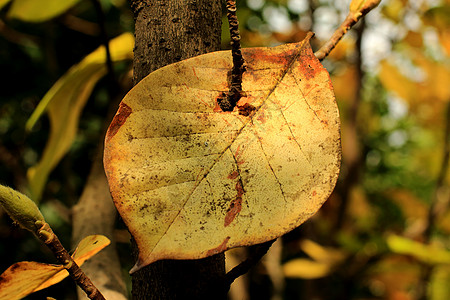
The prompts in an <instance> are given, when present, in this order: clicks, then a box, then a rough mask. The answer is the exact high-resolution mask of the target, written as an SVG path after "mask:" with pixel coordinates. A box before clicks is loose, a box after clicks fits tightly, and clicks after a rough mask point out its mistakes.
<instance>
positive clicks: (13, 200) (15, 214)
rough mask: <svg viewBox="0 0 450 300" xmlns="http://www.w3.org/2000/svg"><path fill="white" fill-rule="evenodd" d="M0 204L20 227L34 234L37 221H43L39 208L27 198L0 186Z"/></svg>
mask: <svg viewBox="0 0 450 300" xmlns="http://www.w3.org/2000/svg"><path fill="white" fill-rule="evenodd" d="M0 204H1V205H2V206H3V208H4V209H5V211H6V212H7V213H8V215H9V216H10V217H11V219H13V220H14V221H15V222H17V223H18V224H19V225H20V226H21V227H23V228H25V229H27V230H29V231H31V232H33V233H36V230H37V229H38V228H37V226H36V222H37V221H44V217H43V216H42V214H41V212H40V211H39V208H38V207H37V206H36V204H35V203H34V202H33V201H32V200H31V199H30V198H28V197H27V196H25V195H24V194H22V193H19V192H18V191H15V190H13V189H12V188H9V187H6V186H3V185H0Z"/></svg>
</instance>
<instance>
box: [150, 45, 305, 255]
mask: <svg viewBox="0 0 450 300" xmlns="http://www.w3.org/2000/svg"><path fill="white" fill-rule="evenodd" d="M307 42H309V38H308V37H306V38H305V39H304V40H303V41H302V42H300V43H298V45H297V46H296V48H297V49H298V52H297V53H296V54H295V55H294V56H293V57H292V59H291V61H290V62H289V64H288V65H287V67H286V69H285V70H284V71H283V73H282V74H281V75H280V80H277V82H276V83H275V85H274V86H273V88H272V89H271V90H270V92H269V93H268V95H267V96H266V98H265V99H264V100H263V102H262V103H261V105H260V106H258V107H257V108H256V109H255V111H254V112H253V113H252V114H251V116H250V118H248V120H247V122H245V123H244V124H243V126H242V127H241V128H240V129H239V131H238V133H237V134H236V136H235V137H234V138H233V139H232V141H231V142H230V144H229V145H228V146H226V147H225V148H224V150H223V151H222V152H221V153H220V154H219V156H218V157H217V158H216V159H215V160H214V162H213V163H212V164H211V166H210V167H209V168H208V169H207V170H206V172H204V173H203V174H202V175H201V177H200V179H197V180H196V183H195V185H194V187H193V188H192V190H191V192H190V193H189V195H187V197H186V199H185V200H184V201H183V202H182V205H181V207H182V208H181V209H180V210H179V211H178V213H177V214H176V215H175V216H174V217H173V219H172V221H171V222H170V225H169V226H167V228H166V230H165V231H164V233H163V234H162V235H161V236H160V238H159V239H158V241H157V242H156V243H155V246H154V247H153V249H155V248H156V246H157V245H158V244H159V242H160V241H161V239H162V238H163V237H164V236H165V235H166V234H167V232H168V231H169V229H170V228H171V227H172V225H173V223H174V221H175V220H176V219H177V218H178V216H179V215H180V214H181V211H182V210H183V209H184V207H185V206H186V203H187V202H188V201H189V200H190V198H191V196H192V194H193V193H194V192H195V190H196V189H197V187H198V186H199V185H200V183H202V181H203V179H205V178H206V176H207V175H208V174H209V172H210V171H211V169H212V168H213V167H214V166H215V165H216V163H217V162H218V161H219V160H220V159H222V157H223V155H224V154H225V152H226V151H227V150H228V149H230V147H231V146H232V145H233V143H234V142H235V140H236V139H237V138H238V137H239V136H240V134H241V132H242V131H243V130H244V129H245V128H246V127H247V125H248V124H249V123H250V122H251V121H253V116H254V115H256V114H257V113H258V112H259V110H260V109H261V108H262V107H263V106H264V104H265V103H266V102H267V100H268V99H269V98H270V96H271V95H272V94H273V92H274V91H275V90H276V89H277V88H278V86H279V85H280V83H281V82H282V81H283V79H284V78H285V76H286V75H287V73H288V72H289V71H290V70H291V69H292V66H293V65H294V64H295V62H296V61H297V60H298V58H299V57H300V55H301V52H302V49H303V47H304V45H305V43H307ZM244 56H245V53H244ZM233 157H234V155H233ZM237 168H238V167H237ZM241 184H242V182H241ZM242 188H243V189H244V186H243V185H242ZM153 249H152V252H153Z"/></svg>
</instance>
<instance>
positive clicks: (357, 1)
mask: <svg viewBox="0 0 450 300" xmlns="http://www.w3.org/2000/svg"><path fill="white" fill-rule="evenodd" d="M380 2H381V0H352V2H350V12H351V13H360V12H363V11H365V10H367V9H369V10H370V9H372V8H374V7H376V6H377V5H378V4H380Z"/></svg>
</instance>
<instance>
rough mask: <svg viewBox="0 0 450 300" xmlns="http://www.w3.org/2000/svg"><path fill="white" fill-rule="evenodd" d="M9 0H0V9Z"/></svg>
mask: <svg viewBox="0 0 450 300" xmlns="http://www.w3.org/2000/svg"><path fill="white" fill-rule="evenodd" d="M10 1H11V0H0V9H2V8H3V6H5V5H6V4H8V3H9V2H10Z"/></svg>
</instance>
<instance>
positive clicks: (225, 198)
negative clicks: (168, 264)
mask: <svg viewBox="0 0 450 300" xmlns="http://www.w3.org/2000/svg"><path fill="white" fill-rule="evenodd" d="M310 37H311V35H309V37H308V38H306V39H305V40H304V41H302V42H301V43H297V44H287V45H283V46H279V47H275V48H249V49H243V56H244V58H245V61H246V66H247V70H246V71H245V72H244V74H243V81H242V86H243V90H244V92H245V93H246V94H245V96H244V97H242V98H241V99H240V100H239V102H238V103H237V106H236V107H235V109H234V111H232V112H223V111H222V110H221V109H220V107H219V106H218V101H219V99H220V97H223V96H222V95H223V94H224V93H225V92H227V91H228V89H229V86H228V80H227V73H228V71H229V70H230V69H231V66H232V57H231V53H230V52H229V51H227V52H225V51H222V52H214V53H209V54H205V55H201V56H197V57H194V58H191V59H188V60H185V61H182V62H179V63H176V64H172V65H169V66H166V67H164V68H161V69H159V70H157V71H155V72H153V73H151V74H150V75H149V76H147V77H146V78H145V79H143V80H142V81H141V82H140V83H139V84H138V85H136V86H135V87H134V88H133V89H132V90H131V91H130V92H129V93H128V94H127V95H126V96H125V98H124V99H123V100H122V103H121V105H120V108H119V111H118V112H117V114H116V116H115V118H114V119H113V121H112V123H111V125H110V127H109V130H108V133H107V136H106V142H105V154H104V164H105V170H106V174H107V176H108V182H109V185H110V190H111V193H112V196H113V199H114V202H115V205H116V207H117V209H118V211H119V213H120V214H121V216H122V218H123V220H124V221H125V223H126V224H127V227H128V229H129V230H130V232H131V233H132V235H133V236H134V238H135V240H136V242H137V245H138V247H139V260H138V262H137V264H136V265H135V267H134V268H133V269H132V271H135V270H138V269H139V268H141V267H143V266H145V265H147V264H150V263H152V262H154V261H156V260H160V259H197V258H202V257H206V256H209V255H213V254H216V253H220V252H223V251H225V250H227V249H230V248H233V247H238V246H244V245H252V244H257V243H261V242H264V241H268V240H271V239H274V238H275V237H278V236H281V235H283V234H284V233H286V232H288V231H290V230H292V229H294V228H296V227H297V226H299V225H300V224H301V223H303V222H304V221H305V220H306V219H308V218H309V217H310V216H311V215H313V214H314V213H315V212H316V211H317V210H318V209H319V208H320V206H321V205H322V203H323V202H324V201H325V200H326V199H327V198H328V197H329V195H330V194H331V191H332V190H333V188H334V184H335V182H336V180H337V176H338V172H339V166H340V139H339V115H338V110H337V106H336V102H335V99H334V94H333V91H332V87H331V83H330V80H329V74H328V72H327V71H326V70H325V68H324V67H323V66H322V65H321V64H320V62H319V61H318V60H317V58H316V57H315V56H314V54H313V52H312V50H311V48H310V46H309V38H310Z"/></svg>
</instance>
